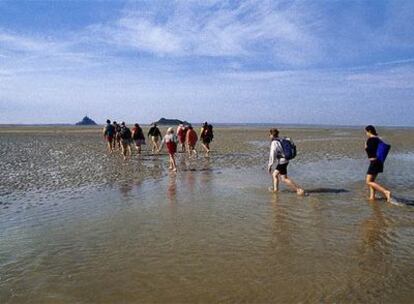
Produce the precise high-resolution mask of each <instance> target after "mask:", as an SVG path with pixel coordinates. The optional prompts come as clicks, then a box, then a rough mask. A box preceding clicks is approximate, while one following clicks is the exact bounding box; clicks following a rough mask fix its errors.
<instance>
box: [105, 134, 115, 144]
mask: <svg viewBox="0 0 414 304" xmlns="http://www.w3.org/2000/svg"><path fill="white" fill-rule="evenodd" d="M113 139H114V137H113V136H109V135H107V136H106V140H107V141H108V142H110V143H111V142H112V140H113Z"/></svg>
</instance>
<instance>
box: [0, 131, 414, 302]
mask: <svg viewBox="0 0 414 304" xmlns="http://www.w3.org/2000/svg"><path fill="white" fill-rule="evenodd" d="M280 129H281V132H282V135H284V136H290V137H292V138H293V140H294V142H295V143H296V145H297V148H298V156H297V158H296V159H295V160H293V161H292V162H291V164H290V166H289V175H291V176H292V177H293V178H294V179H295V180H296V181H298V182H299V183H300V184H301V185H303V187H304V188H305V189H306V190H308V192H309V195H308V196H305V197H297V196H296V195H295V194H293V193H290V192H289V191H288V190H287V189H286V188H283V189H282V191H281V192H280V193H279V194H272V193H269V192H268V191H267V188H268V186H270V183H271V179H270V177H269V175H268V173H267V172H266V164H267V159H268V153H269V138H268V127H260V126H257V127H252V126H226V127H215V129H214V130H215V138H214V141H213V143H212V153H211V155H210V157H204V155H203V153H202V150H201V147H198V149H199V151H200V153H199V156H198V157H197V158H194V159H189V158H188V157H186V156H185V155H184V154H182V153H179V154H178V156H177V165H178V172H177V173H176V174H174V173H170V172H169V171H168V160H167V159H168V156H167V154H166V153H165V152H162V153H161V155H152V154H151V153H150V152H149V151H148V150H149V147H148V146H146V147H145V148H144V152H143V154H142V155H141V156H138V155H136V153H135V151H134V150H133V155H132V157H131V158H130V159H129V160H127V161H123V159H122V156H121V154H120V152H119V151H117V152H116V153H114V154H112V155H108V154H107V153H106V147H105V142H104V141H103V139H102V135H101V131H102V129H101V127H64V126H61V127H51V126H49V127H22V126H12V127H6V126H3V127H0V157H1V168H2V174H1V175H0V302H1V303H27V302H32V303H74V302H76V303H91V302H99V303H119V302H140V303H149V302H155V303H166V302H167V303H183V302H185V303H187V302H188V303H194V302H200V303H211V302H226V303H227V302H229V303H233V302H249V303H252V302H255V303H258V302H261V303H264V302H265V303H269V302H279V303H280V302H283V303H292V302H293V303H298V302H310V303H314V302H338V303H344V302H346V303H361V302H363V303H378V302H382V303H390V302H398V303H410V302H411V301H412V298H413V296H414V292H413V289H414V283H413V282H414V271H413V270H414V262H413V260H412V252H413V250H414V222H413V220H412V216H413V214H414V213H413V212H414V206H408V205H407V204H410V203H413V202H414V190H413V189H414V173H413V172H414V170H413V168H414V153H413V152H412V151H414V136H413V135H414V130H413V129H410V128H379V131H380V134H381V136H382V137H384V139H386V140H387V141H388V142H389V143H391V145H392V150H391V154H390V156H389V158H388V159H387V162H386V165H385V172H384V174H382V175H380V177H379V180H380V181H381V182H382V183H384V184H385V185H387V186H388V187H389V188H391V189H392V190H393V193H394V194H395V197H396V198H395V200H394V204H388V203H386V202H385V201H384V200H383V199H378V200H377V201H376V202H369V201H368V200H367V189H366V188H365V184H364V179H365V173H366V170H367V167H368V162H367V159H366V155H365V152H364V143H365V137H364V136H365V135H364V132H363V128H344V127H342V128H341V127H324V128H316V127H314V128H310V127H309V128H305V127H286V128H283V127H281V128H280ZM147 130H148V127H147V126H146V127H144V133H146V132H147ZM196 130H197V131H198V130H199V127H198V126H197V128H196ZM161 131H162V133H163V134H165V131H166V128H165V127H162V128H161Z"/></svg>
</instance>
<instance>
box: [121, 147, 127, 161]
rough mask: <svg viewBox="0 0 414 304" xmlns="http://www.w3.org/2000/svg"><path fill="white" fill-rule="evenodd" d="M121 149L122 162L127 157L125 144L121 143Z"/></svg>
mask: <svg viewBox="0 0 414 304" xmlns="http://www.w3.org/2000/svg"><path fill="white" fill-rule="evenodd" d="M121 148H122V155H123V156H124V160H126V159H127V157H126V155H127V147H126V144H124V143H122V145H121Z"/></svg>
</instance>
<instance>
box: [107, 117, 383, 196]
mask: <svg viewBox="0 0 414 304" xmlns="http://www.w3.org/2000/svg"><path fill="white" fill-rule="evenodd" d="M106 123H107V124H106V126H105V128H104V130H103V135H104V137H105V139H106V141H107V144H108V151H109V152H110V153H112V152H113V151H114V150H115V149H116V148H117V147H118V148H121V150H122V154H123V156H124V159H127V157H128V155H131V144H132V143H134V144H135V148H136V151H137V153H138V154H141V152H142V145H145V135H144V132H143V130H142V128H141V127H140V126H139V124H137V123H136V124H135V125H134V127H133V129H132V131H131V130H130V129H129V128H128V127H127V126H126V125H125V123H124V122H122V123H121V124H117V122H116V121H114V122H113V123H111V121H110V120H107V121H106ZM365 132H366V136H367V138H368V139H367V141H366V145H365V151H366V153H367V157H368V159H369V161H370V164H369V167H368V171H367V175H366V184H367V186H368V188H369V199H370V200H374V199H375V194H376V192H380V193H381V194H382V195H383V196H384V197H385V199H386V200H387V202H390V201H391V191H390V190H388V189H386V188H385V187H384V186H382V185H380V184H379V183H377V182H376V179H377V176H378V174H379V173H382V172H383V170H384V161H385V158H386V156H387V153H388V151H389V148H390V146H388V145H386V144H385V143H383V142H382V140H381V139H380V138H379V136H378V133H377V131H376V129H375V127H374V126H372V125H369V126H367V127H366V128H365ZM147 136H148V138H149V139H150V141H151V151H152V153H159V152H160V151H161V149H162V148H163V147H164V146H166V148H167V151H168V155H169V169H170V170H172V171H177V165H176V160H175V154H176V153H177V149H178V146H179V145H181V152H187V153H188V155H189V156H190V157H191V156H194V155H197V150H196V144H197V142H198V140H199V136H198V135H197V132H196V131H195V130H194V129H193V127H192V125H191V124H188V125H184V124H180V125H179V126H178V127H177V130H176V132H175V131H174V128H172V127H170V128H168V129H167V132H166V134H165V136H164V137H163V136H162V134H161V131H160V130H159V128H158V126H157V124H155V123H154V124H152V126H151V128H150V129H149V131H148V134H147ZM269 137H270V140H271V144H270V155H269V162H268V172H269V174H271V176H272V187H270V188H269V191H271V192H278V191H279V184H280V182H283V183H284V184H286V185H287V186H288V187H289V188H291V189H292V190H293V191H295V192H296V193H297V194H298V195H304V194H305V190H304V189H303V188H302V187H301V186H299V185H298V184H297V183H296V182H295V181H293V179H291V178H289V177H288V175H287V167H288V165H289V161H290V160H291V159H293V158H295V156H296V146H295V145H294V143H293V141H292V140H291V139H290V138H286V137H280V136H279V130H278V129H276V128H272V129H270V131H269ZM213 138H214V134H213V126H212V125H211V124H208V123H207V122H205V123H204V124H203V126H202V128H201V131H200V140H201V145H202V147H203V148H204V150H205V153H206V155H208V154H209V153H210V143H211V141H212V140H213ZM384 146H385V147H387V146H388V149H385V150H384V148H383V147H384Z"/></svg>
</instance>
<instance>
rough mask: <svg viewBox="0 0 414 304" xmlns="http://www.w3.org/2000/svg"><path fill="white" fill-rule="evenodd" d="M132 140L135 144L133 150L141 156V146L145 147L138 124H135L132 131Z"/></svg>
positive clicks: (142, 133) (142, 134)
mask: <svg viewBox="0 0 414 304" xmlns="http://www.w3.org/2000/svg"><path fill="white" fill-rule="evenodd" d="M132 139H133V141H134V142H135V149H136V150H137V153H138V154H141V151H142V145H145V136H144V132H143V131H142V128H141V127H140V125H139V124H137V123H136V124H135V125H134V128H133V129H132Z"/></svg>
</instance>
